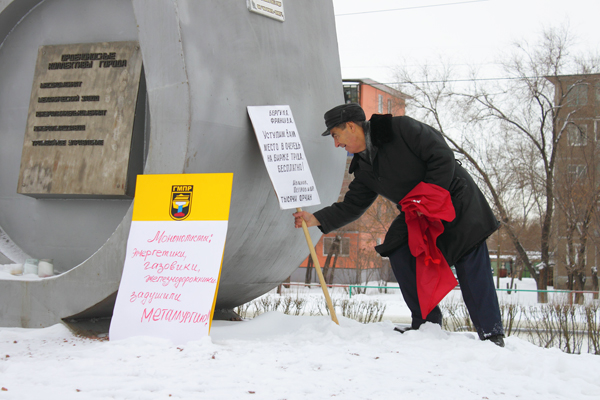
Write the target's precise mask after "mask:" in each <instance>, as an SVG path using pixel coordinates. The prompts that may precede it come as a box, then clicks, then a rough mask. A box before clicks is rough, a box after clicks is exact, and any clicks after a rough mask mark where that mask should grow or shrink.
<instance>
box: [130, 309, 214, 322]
mask: <svg viewBox="0 0 600 400" xmlns="http://www.w3.org/2000/svg"><path fill="white" fill-rule="evenodd" d="M209 318H210V317H209V315H208V314H200V313H197V312H195V311H182V310H173V309H171V308H152V309H150V310H148V309H146V308H144V311H142V319H141V322H144V320H145V321H146V322H151V321H167V322H178V321H179V323H182V324H199V323H202V322H208V320H209Z"/></svg>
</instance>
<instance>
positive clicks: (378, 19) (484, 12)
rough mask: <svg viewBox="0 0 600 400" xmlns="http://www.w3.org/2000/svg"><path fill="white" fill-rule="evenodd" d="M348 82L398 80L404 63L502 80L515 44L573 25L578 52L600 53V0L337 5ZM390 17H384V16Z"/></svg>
mask: <svg viewBox="0 0 600 400" xmlns="http://www.w3.org/2000/svg"><path fill="white" fill-rule="evenodd" d="M333 4H334V9H335V15H336V17H335V20H336V27H337V35H338V44H339V50H340V62H341V67H342V77H343V78H372V79H375V80H377V81H379V82H382V83H390V82H393V81H394V75H393V73H392V68H393V67H395V66H398V65H400V64H408V65H411V64H414V65H419V64H422V63H424V62H428V63H429V64H435V63H438V60H439V57H443V58H445V59H449V60H450V61H451V63H452V64H455V65H457V66H458V67H460V66H463V65H465V64H469V65H476V66H478V67H479V68H480V72H481V73H480V77H486V78H492V77H496V76H497V75H498V70H497V68H494V65H497V64H496V62H497V61H498V59H499V58H500V57H501V54H502V52H506V51H507V50H508V49H509V48H510V46H511V43H513V42H514V41H515V40H520V39H523V38H525V39H527V40H529V41H535V40H537V38H539V36H540V32H541V31H542V30H543V29H544V28H545V27H560V26H564V25H566V24H568V26H569V30H570V31H571V33H572V34H573V35H574V36H575V37H576V39H577V43H578V47H577V48H576V49H574V50H582V51H586V52H589V51H592V52H595V53H600V0H464V1H461V0H369V1H365V0H333ZM381 10H385V11H381Z"/></svg>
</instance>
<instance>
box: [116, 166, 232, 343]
mask: <svg viewBox="0 0 600 400" xmlns="http://www.w3.org/2000/svg"><path fill="white" fill-rule="evenodd" d="M232 179H233V174H180V175H139V176H138V181H137V185H136V197H135V201H134V208H133V217H132V222H131V229H130V231H129V239H128V241H127V255H126V258H125V265H124V268H123V276H122V278H121V283H120V285H119V292H118V294H117V300H116V303H115V308H114V312H113V316H112V320H111V324H110V332H109V338H110V340H119V339H125V338H127V337H132V336H156V337H162V338H166V339H171V340H172V341H173V342H174V343H176V344H183V343H186V342H188V341H191V340H199V339H200V338H202V337H204V336H207V335H208V334H209V333H210V325H211V321H212V316H213V313H214V307H215V300H216V293H217V289H218V285H219V276H220V272H221V264H222V260H223V250H224V248H225V238H226V235H227V225H228V221H227V220H228V215H229V205H230V198H231V184H232Z"/></svg>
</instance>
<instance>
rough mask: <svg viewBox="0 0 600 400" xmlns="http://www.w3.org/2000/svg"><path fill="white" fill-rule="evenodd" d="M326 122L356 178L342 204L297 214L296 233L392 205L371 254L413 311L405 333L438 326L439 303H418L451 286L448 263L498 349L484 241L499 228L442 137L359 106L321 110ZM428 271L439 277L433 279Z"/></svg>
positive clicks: (484, 336)
mask: <svg viewBox="0 0 600 400" xmlns="http://www.w3.org/2000/svg"><path fill="white" fill-rule="evenodd" d="M325 125H326V126H327V130H326V131H325V132H324V133H323V134H322V135H323V136H327V135H331V137H332V138H333V141H334V144H335V147H341V148H343V149H344V150H346V151H348V152H349V153H353V154H354V158H353V159H352V162H351V164H350V168H349V172H350V173H351V174H354V179H353V181H352V182H351V183H350V185H349V188H348V192H347V193H346V195H345V197H344V200H343V201H341V202H338V203H334V204H333V205H331V206H329V207H325V208H323V209H321V210H319V211H317V212H315V213H314V214H311V213H309V212H307V211H301V212H297V213H295V214H294V217H295V226H296V228H299V227H301V226H302V220H304V221H305V222H306V224H307V225H308V226H318V227H319V229H321V231H322V232H323V233H329V232H331V231H333V230H335V229H338V228H340V227H342V226H344V225H346V224H348V223H350V222H352V221H354V220H356V219H358V218H359V217H360V216H361V215H362V214H363V213H364V212H365V211H366V210H367V208H368V207H369V206H370V205H371V204H372V203H373V202H374V201H375V199H376V198H377V196H378V195H381V196H383V197H385V198H387V199H389V200H391V201H392V202H394V203H396V204H398V209H399V210H401V212H400V214H399V215H398V216H397V217H396V219H395V220H394V221H393V222H392V224H391V226H390V228H389V230H388V232H387V234H386V236H385V241H384V242H383V244H381V245H379V246H377V247H376V248H375V249H376V250H377V252H378V253H379V254H380V255H381V256H384V257H389V259H390V263H391V266H392V269H393V271H394V275H395V276H396V279H397V280H398V283H399V284H400V289H401V291H402V295H403V297H404V300H405V301H406V303H407V305H408V307H409V308H410V310H411V313H412V324H411V327H410V328H408V329H418V328H419V327H420V326H421V325H422V324H423V323H425V322H433V323H436V324H440V325H441V323H442V313H441V310H440V309H439V307H438V306H437V301H439V300H440V299H441V298H440V299H438V298H436V299H435V303H434V304H432V305H431V307H429V308H427V307H424V306H423V305H424V302H431V301H432V299H431V298H429V297H428V296H429V294H426V293H429V292H426V291H425V289H427V285H430V286H431V285H432V282H433V285H434V286H436V285H438V284H440V285H441V284H445V287H444V288H443V291H442V292H441V293H442V297H443V295H445V294H446V293H447V292H448V290H450V289H449V288H450V287H452V286H454V285H455V284H456V281H455V280H454V278H453V277H452V276H451V277H450V279H452V280H453V282H454V283H452V285H451V286H448V280H447V279H446V278H447V275H448V274H449V273H450V272H449V271H450V267H449V265H454V266H455V269H456V275H457V277H458V280H459V282H460V289H461V291H462V295H463V299H464V301H465V304H466V306H467V309H468V310H469V314H470V317H471V320H472V321H473V325H474V326H475V328H476V329H477V333H478V335H479V337H480V339H481V340H490V341H492V342H494V343H495V344H497V345H499V346H504V340H503V337H504V330H503V327H502V321H501V318H500V308H499V306H498V298H497V296H496V291H495V288H494V281H493V277H492V272H491V265H490V259H489V255H488V250H487V245H486V243H485V240H486V238H487V237H488V236H490V235H491V234H492V233H493V232H494V231H495V230H496V229H497V228H498V221H497V220H496V218H495V217H494V214H493V213H492V211H491V209H490V207H489V205H488V203H487V201H486V199H485V197H484V196H483V194H482V193H481V191H480V190H479V188H478V187H477V185H476V184H475V182H474V181H473V179H472V178H471V176H470V175H469V174H468V173H467V171H466V170H465V169H464V168H463V167H462V166H461V165H460V163H459V162H457V161H456V160H455V159H454V153H453V151H452V149H450V147H449V146H448V145H447V144H446V142H445V140H444V138H443V137H442V135H441V134H440V133H439V132H438V131H436V130H435V129H433V128H432V127H430V126H428V125H425V124H423V123H421V122H418V121H416V120H414V119H412V118H409V117H405V116H404V117H392V116H391V115H377V114H374V115H373V116H372V117H371V119H370V120H369V121H366V118H365V113H364V111H363V109H362V108H361V107H360V106H359V105H358V104H343V105H340V106H337V107H335V108H333V109H331V110H329V111H327V112H326V113H325ZM415 196H416V197H415ZM444 196H446V197H444ZM400 204H402V206H401V205H400ZM415 207H416V208H415ZM436 213H437V214H436ZM454 216H455V217H454ZM453 217H454V218H453ZM440 218H441V219H443V220H444V222H441V220H440ZM419 229H420V230H419ZM432 232H434V234H433V236H431V235H432ZM409 233H412V234H410V235H409ZM427 235H429V236H427ZM436 239H437V240H436ZM417 249H421V250H417ZM419 252H421V254H420V255H417V254H418V253H419ZM413 254H414V255H413ZM436 255H438V256H436ZM432 267H433V268H434V269H431V268H432ZM436 268H437V269H436ZM432 271H433V272H432ZM432 273H433V274H434V275H436V274H438V275H439V277H438V278H440V279H439V281H438V280H436V277H435V276H432ZM424 274H425V275H424ZM427 274H429V275H427ZM442 278H443V279H442ZM426 281H427V282H426ZM437 289H439V288H437ZM437 289H436V288H434V290H433V292H434V291H435V290H437ZM433 292H431V293H433ZM438 292H439V290H438ZM419 296H421V297H419ZM397 330H400V329H397ZM400 331H403V330H400Z"/></svg>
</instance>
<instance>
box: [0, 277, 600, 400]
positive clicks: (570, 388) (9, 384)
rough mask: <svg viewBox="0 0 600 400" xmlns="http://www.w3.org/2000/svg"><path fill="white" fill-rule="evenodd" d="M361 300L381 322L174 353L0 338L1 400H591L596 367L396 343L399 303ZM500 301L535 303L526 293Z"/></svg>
mask: <svg viewBox="0 0 600 400" xmlns="http://www.w3.org/2000/svg"><path fill="white" fill-rule="evenodd" d="M521 284H522V285H524V286H526V285H527V284H528V283H527V282H526V281H524V282H523V283H521V282H519V286H521ZM290 290H307V289H304V288H303V287H302V288H296V289H294V287H292V288H291V289H290ZM318 291H320V289H319V288H315V289H311V290H310V292H311V293H310V295H311V296H313V295H314V296H317V293H318ZM338 291H339V290H334V291H333V293H332V297H333V296H342V295H344V293H343V292H341V293H338ZM373 291H374V292H377V290H373ZM346 296H347V295H346ZM361 296H363V297H366V299H375V298H381V299H385V301H386V304H387V305H388V309H387V310H386V314H389V317H388V316H386V317H385V318H386V319H388V320H385V321H383V322H380V323H374V324H361V323H358V322H356V321H353V320H350V319H346V318H343V317H341V316H339V315H338V318H339V320H340V325H339V326H338V325H336V324H334V323H333V322H331V319H330V318H329V317H327V316H289V315H285V314H282V313H279V312H270V313H266V314H263V315H260V316H258V317H256V318H254V319H252V320H247V321H243V322H229V321H214V322H213V326H212V331H211V336H210V337H207V338H203V339H199V340H198V341H194V342H189V343H187V344H186V345H184V346H175V345H173V344H172V343H170V342H169V341H168V340H164V339H157V338H152V337H137V338H130V339H126V340H122V341H108V340H103V339H100V340H99V339H85V338H80V337H77V336H74V335H73V334H72V333H71V332H70V331H69V330H68V329H67V328H66V327H65V326H63V325H60V324H59V325H55V326H52V327H49V328H45V329H23V328H0V360H1V361H0V388H1V390H0V400H4V399H15V400H27V399H36V400H37V399H61V400H69V399H77V400H80V399H273V400H280V399H287V400H292V399H335V398H337V399H396V398H402V399H420V400H426V399H436V400H438V399H473V400H475V399H477V400H482V399H490V400H491V399H517V398H521V399H528V400H534V399H544V400H552V399H598V398H600V379H599V374H598V371H600V357H598V356H594V355H589V354H581V355H571V354H566V353H563V352H561V351H560V350H558V349H543V348H540V347H537V346H534V345H532V344H530V343H528V342H527V341H525V340H521V339H519V338H516V337H513V336H511V337H509V338H507V339H506V347H505V348H499V347H497V346H495V345H494V344H492V343H489V342H481V341H479V340H477V339H476V336H475V334H473V333H447V332H444V331H442V330H440V329H439V328H438V327H437V326H434V325H425V326H424V327H422V328H421V329H420V330H419V331H410V332H407V333H405V334H399V333H397V332H394V331H393V327H394V324H393V323H392V322H391V321H390V320H389V319H397V320H398V319H406V318H407V317H408V314H407V309H406V307H405V306H403V302H402V300H401V296H400V294H399V292H398V291H396V293H393V292H392V294H388V295H384V294H367V295H361ZM450 296H460V294H459V293H458V292H453V293H452V294H451V295H450ZM355 297H356V296H353V299H354V298H355ZM500 297H501V298H502V297H510V298H511V299H512V300H513V301H516V300H517V298H518V299H519V300H518V301H520V302H527V301H532V302H535V293H520V294H518V295H515V294H514V293H513V294H511V295H510V296H508V295H507V294H503V293H502V292H500Z"/></svg>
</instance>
